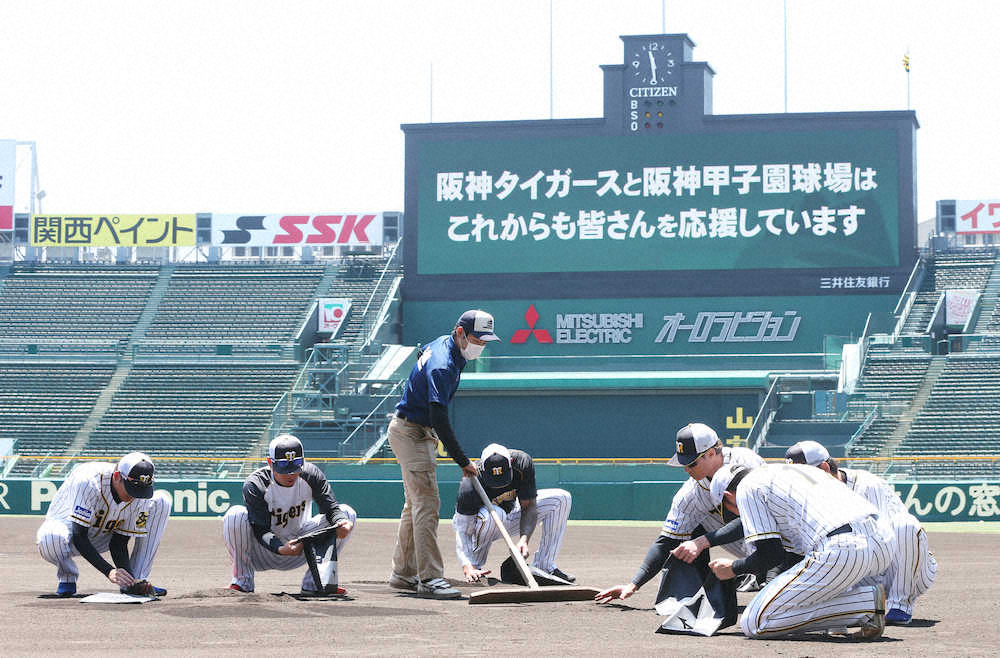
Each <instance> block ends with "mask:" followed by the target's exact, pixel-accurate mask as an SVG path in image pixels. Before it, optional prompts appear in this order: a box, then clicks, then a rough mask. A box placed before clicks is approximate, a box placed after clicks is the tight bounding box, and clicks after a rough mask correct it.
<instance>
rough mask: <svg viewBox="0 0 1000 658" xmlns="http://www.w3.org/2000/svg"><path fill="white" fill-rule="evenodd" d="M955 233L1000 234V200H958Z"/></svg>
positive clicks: (956, 203)
mask: <svg viewBox="0 0 1000 658" xmlns="http://www.w3.org/2000/svg"><path fill="white" fill-rule="evenodd" d="M955 232H956V233H959V234H964V233H1000V199H974V200H956V201H955Z"/></svg>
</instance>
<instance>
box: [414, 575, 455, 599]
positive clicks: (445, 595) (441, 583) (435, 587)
mask: <svg viewBox="0 0 1000 658" xmlns="http://www.w3.org/2000/svg"><path fill="white" fill-rule="evenodd" d="M417 596H419V597H421V598H425V599H457V598H459V597H461V596H462V593H461V592H460V591H458V590H457V589H456V588H454V587H452V586H451V583H449V582H448V581H447V580H445V579H444V578H431V579H429V580H422V581H420V582H419V583H418V584H417Z"/></svg>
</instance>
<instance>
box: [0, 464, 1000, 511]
mask: <svg viewBox="0 0 1000 658" xmlns="http://www.w3.org/2000/svg"><path fill="white" fill-rule="evenodd" d="M327 471H328V474H329V475H331V476H332V479H331V485H332V487H333V490H334V493H335V495H336V496H337V499H338V500H340V501H343V502H345V503H347V504H350V505H351V506H352V507H354V508H355V509H356V510H357V511H358V514H359V515H360V516H361V517H363V518H385V519H391V518H398V517H399V510H400V509H402V506H403V485H402V481H401V480H400V479H399V467H398V466H397V465H396V464H376V465H366V466H358V465H350V466H348V465H337V466H334V467H332V468H331V467H329V466H328V467H327ZM536 475H537V480H538V486H539V487H540V488H544V487H555V486H558V487H562V488H564V489H566V490H568V491H569V492H570V493H571V494H572V495H573V511H572V514H571V518H573V519H577V520H645V521H657V520H662V519H663V517H664V515H665V514H666V511H667V509H668V508H669V507H670V501H671V500H672V499H673V496H674V494H675V493H676V492H677V490H678V489H679V488H680V485H681V484H682V482H681V481H680V480H679V478H680V477H681V473H680V470H679V469H674V468H670V467H667V466H664V465H663V464H616V465H613V466H609V465H606V464H604V465H599V464H538V465H537V467H536ZM458 481H459V471H458V469H457V468H455V467H454V466H453V465H450V464H449V465H441V466H439V467H438V483H439V488H440V494H441V516H442V517H443V518H449V517H450V516H451V515H452V513H453V512H454V508H455V494H456V491H457V490H458ZM61 482H62V480H58V479H6V480H0V515H5V514H37V515H41V514H44V513H45V512H46V510H47V509H48V505H49V503H50V502H51V500H52V497H53V496H54V495H55V492H56V490H57V489H58V487H59V485H60V484H61ZM242 485H243V482H242V480H159V481H157V489H159V490H163V491H166V492H167V493H168V494H170V497H171V499H172V500H173V512H172V513H173V514H174V515H176V516H221V515H222V514H224V513H225V512H226V510H227V509H229V507H230V506H231V505H233V504H241V502H242ZM892 485H893V486H894V487H895V489H896V491H897V492H898V493H899V495H900V497H901V498H902V499H903V502H904V503H905V504H906V506H907V508H908V509H909V511H910V512H911V513H913V514H914V515H915V516H916V517H917V518H919V519H920V520H921V521H1000V507H998V498H1000V480H984V481H981V482H979V481H977V482H945V481H926V482H914V481H898V482H893V483H892Z"/></svg>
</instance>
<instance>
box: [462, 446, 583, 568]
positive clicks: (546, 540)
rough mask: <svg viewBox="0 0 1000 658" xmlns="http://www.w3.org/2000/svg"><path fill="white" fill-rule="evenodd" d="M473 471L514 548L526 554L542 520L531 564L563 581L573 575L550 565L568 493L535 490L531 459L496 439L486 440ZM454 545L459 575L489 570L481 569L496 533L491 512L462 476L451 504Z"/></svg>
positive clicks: (565, 515) (562, 530) (566, 514)
mask: <svg viewBox="0 0 1000 658" xmlns="http://www.w3.org/2000/svg"><path fill="white" fill-rule="evenodd" d="M477 471H478V477H479V481H480V483H482V485H483V489H484V490H485V491H486V495H487V496H489V498H490V500H491V501H492V502H493V506H494V507H495V508H497V514H498V516H499V517H500V520H501V521H502V522H503V524H504V527H505V528H506V529H507V531H508V533H509V534H510V535H511V537H512V538H513V537H518V539H517V540H516V541H515V544H516V545H517V548H518V550H519V551H520V552H521V555H522V556H523V557H525V558H527V557H528V553H529V551H528V540H529V539H530V538H531V535H532V533H533V532H534V530H535V527H536V526H537V525H538V524H539V523H541V524H542V539H541V541H540V542H539V544H538V550H537V551H536V552H535V556H534V558H533V560H532V564H531V566H533V567H535V568H536V569H538V570H540V571H544V572H545V573H547V574H551V575H553V576H556V577H557V578H561V579H562V580H566V581H569V582H571V583H572V582H575V581H576V578H575V577H574V576H572V575H570V574H568V573H566V572H565V571H562V570H561V569H560V568H559V567H558V566H556V556H557V555H558V554H559V547H560V546H562V540H563V535H564V534H565V533H566V521H568V520H569V511H570V507H572V504H573V499H572V497H571V496H570V494H569V492H568V491H565V490H563V489H542V490H540V491H539V490H538V489H537V487H536V485H535V465H534V462H533V461H532V459H531V456H530V455H528V453H526V452H523V451H521V450H508V449H507V448H505V447H504V446H502V445H500V444H498V443H491V444H490V445H488V446H486V448H485V449H484V450H483V453H482V455H481V457H480V459H479V464H478V465H477ZM455 508H456V509H455V516H454V518H453V519H452V522H453V525H454V526H455V550H456V552H457V553H458V561H459V562H460V563H461V564H462V570H463V572H464V573H465V580H466V581H468V582H470V583H471V582H476V581H478V580H479V579H480V578H482V577H483V576H485V575H487V574H488V573H490V571H489V570H488V569H485V568H484V567H485V565H486V557H487V555H488V554H489V551H490V544H492V543H493V542H494V541H496V540H497V539H500V538H501V536H502V535H501V533H500V529H499V528H498V527H497V526H496V524H495V523H494V521H493V516H492V515H491V514H490V512H489V510H488V509H487V508H486V506H485V505H483V502H482V499H481V498H480V497H479V494H478V493H476V490H475V487H474V485H473V484H472V479H471V478H462V483H461V484H460V485H459V486H458V500H457V501H456V504H455Z"/></svg>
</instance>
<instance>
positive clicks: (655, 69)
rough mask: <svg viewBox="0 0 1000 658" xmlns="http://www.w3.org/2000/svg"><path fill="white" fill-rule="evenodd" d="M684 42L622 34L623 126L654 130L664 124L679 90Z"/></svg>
mask: <svg viewBox="0 0 1000 658" xmlns="http://www.w3.org/2000/svg"><path fill="white" fill-rule="evenodd" d="M683 61H684V42H683V41H682V40H678V39H677V38H671V37H667V36H648V37H625V75H624V87H625V89H624V92H625V128H626V132H629V133H633V134H639V133H642V134H646V133H657V132H660V131H662V130H664V128H665V127H666V126H667V124H668V123H669V122H670V117H671V116H675V115H676V112H675V111H673V110H674V108H675V106H676V105H677V98H678V97H679V96H680V89H681V73H680V68H681V64H682V62H683Z"/></svg>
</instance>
